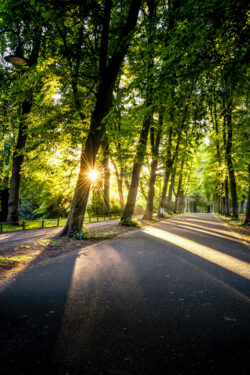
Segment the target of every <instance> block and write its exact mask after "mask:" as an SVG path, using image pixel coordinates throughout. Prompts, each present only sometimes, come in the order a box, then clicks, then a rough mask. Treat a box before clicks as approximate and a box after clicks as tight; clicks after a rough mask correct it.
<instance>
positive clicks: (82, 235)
mask: <svg viewBox="0 0 250 375" xmlns="http://www.w3.org/2000/svg"><path fill="white" fill-rule="evenodd" d="M70 237H72V238H73V239H74V240H78V241H80V240H88V239H89V238H90V233H89V230H88V229H87V228H85V229H83V230H79V231H74V232H71V235H70Z"/></svg>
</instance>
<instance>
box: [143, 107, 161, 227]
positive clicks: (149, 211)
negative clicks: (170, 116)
mask: <svg viewBox="0 0 250 375" xmlns="http://www.w3.org/2000/svg"><path fill="white" fill-rule="evenodd" d="M162 124H163V110H161V111H160V112H159V124H158V129H157V131H156V134H155V128H151V133H150V135H151V137H150V140H151V150H152V162H151V167H150V177H149V186H148V197H147V206H146V211H145V214H144V217H143V219H148V220H152V219H153V208H154V195H155V181H156V170H157V165H158V156H159V147H160V140H161V134H162Z"/></svg>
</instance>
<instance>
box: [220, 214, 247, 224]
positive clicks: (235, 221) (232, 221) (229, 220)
mask: <svg viewBox="0 0 250 375" xmlns="http://www.w3.org/2000/svg"><path fill="white" fill-rule="evenodd" d="M217 215H218V216H219V217H220V218H221V219H222V220H223V221H226V222H227V223H228V224H230V225H235V226H239V227H240V226H242V225H243V224H244V219H233V218H232V217H230V216H225V215H219V214H217Z"/></svg>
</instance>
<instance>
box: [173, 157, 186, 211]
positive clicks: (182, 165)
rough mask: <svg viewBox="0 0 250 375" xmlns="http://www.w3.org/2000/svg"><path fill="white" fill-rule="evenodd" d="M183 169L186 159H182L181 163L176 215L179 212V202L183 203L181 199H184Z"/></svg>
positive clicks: (175, 204) (175, 205)
mask: <svg viewBox="0 0 250 375" xmlns="http://www.w3.org/2000/svg"><path fill="white" fill-rule="evenodd" d="M183 167H184V158H183V159H182V162H181V169H180V177H179V181H178V188H177V194H176V197H175V203H174V212H175V213H176V212H177V210H179V201H181V199H183V192H182V178H183ZM180 203H181V202H180ZM180 205H181V204H180ZM179 211H182V209H181V210H179Z"/></svg>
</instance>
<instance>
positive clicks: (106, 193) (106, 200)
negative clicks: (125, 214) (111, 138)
mask: <svg viewBox="0 0 250 375" xmlns="http://www.w3.org/2000/svg"><path fill="white" fill-rule="evenodd" d="M102 147H103V161H102V165H103V214H104V215H109V214H110V168H109V144H108V141H107V138H105V137H104V139H103V144H102Z"/></svg>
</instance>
